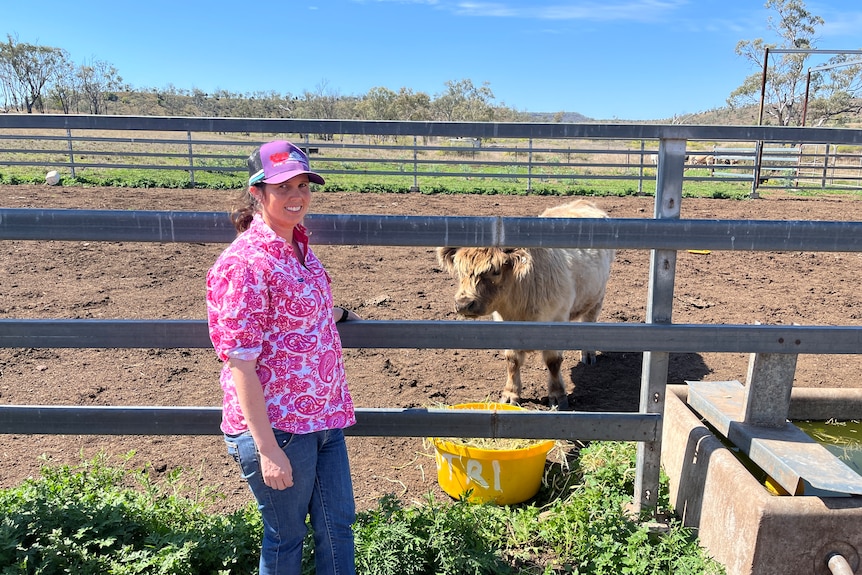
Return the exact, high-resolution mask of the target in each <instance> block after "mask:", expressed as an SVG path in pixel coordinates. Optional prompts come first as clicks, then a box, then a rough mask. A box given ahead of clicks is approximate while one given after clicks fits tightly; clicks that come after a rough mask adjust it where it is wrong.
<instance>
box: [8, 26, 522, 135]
mask: <svg viewBox="0 0 862 575" xmlns="http://www.w3.org/2000/svg"><path fill="white" fill-rule="evenodd" d="M0 90H2V93H0V96H2V100H0V108H2V110H3V111H5V112H19V113H20V112H26V113H28V114H32V113H46V112H62V113H64V114H121V115H122V114H134V115H170V116H206V117H219V116H220V117H239V118H341V119H365V120H439V121H473V122H505V121H519V120H525V119H526V118H527V114H525V113H522V112H518V111H516V110H514V109H511V108H509V107H507V106H505V105H504V104H498V103H497V102H496V99H495V97H494V93H493V92H492V91H491V88H490V86H489V85H488V84H487V83H485V84H483V85H482V86H476V85H474V84H473V82H472V81H471V80H469V79H464V80H458V81H448V82H446V83H445V89H444V90H443V91H442V92H441V93H439V94H436V95H434V96H433V97H432V96H429V95H428V94H426V93H424V92H414V91H413V90H411V89H409V88H401V89H400V90H399V91H397V92H395V91H393V90H390V89H389V88H384V87H377V88H372V89H371V90H369V91H368V93H367V94H365V95H362V96H342V95H340V94H339V93H338V92H337V91H336V90H333V89H331V88H330V87H329V86H328V85H327V84H326V83H325V82H324V83H322V84H320V85H318V86H317V87H316V88H315V89H314V90H313V91H308V90H306V91H304V92H303V93H301V94H289V93H288V94H279V93H278V92H275V91H268V92H267V91H258V92H251V93H245V94H240V93H236V92H231V91H228V90H218V91H215V92H212V93H206V92H204V91H202V90H199V89H197V88H192V89H191V90H187V89H182V88H177V87H175V86H174V85H173V84H169V85H168V86H167V87H164V88H144V89H137V90H136V89H132V87H131V86H129V85H128V84H126V83H125V82H124V81H123V78H122V77H121V76H120V74H119V72H118V71H117V69H116V68H115V67H114V66H113V65H111V64H110V63H108V62H104V61H102V60H92V61H90V62H86V63H83V64H74V63H73V62H72V60H71V59H70V57H69V53H68V52H67V51H66V50H64V49H62V48H55V47H51V46H40V45H36V44H29V43H27V42H20V41H19V40H18V39H17V38H14V37H13V36H11V35H7V38H6V42H3V43H0Z"/></svg>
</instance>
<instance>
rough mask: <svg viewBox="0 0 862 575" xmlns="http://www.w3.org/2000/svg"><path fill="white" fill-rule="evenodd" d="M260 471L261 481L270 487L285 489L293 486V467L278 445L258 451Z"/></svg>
mask: <svg viewBox="0 0 862 575" xmlns="http://www.w3.org/2000/svg"><path fill="white" fill-rule="evenodd" d="M260 472H261V473H262V474H263V482H264V483H265V484H266V485H267V486H268V487H270V488H272V489H278V490H281V489H287V488H288V487H293V468H292V467H291V465H290V459H288V457H287V455H285V454H284V451H282V450H281V448H280V447H278V446H276V447H275V448H274V449H273V448H270V449H268V450H267V451H266V452H264V451H263V450H261V451H260Z"/></svg>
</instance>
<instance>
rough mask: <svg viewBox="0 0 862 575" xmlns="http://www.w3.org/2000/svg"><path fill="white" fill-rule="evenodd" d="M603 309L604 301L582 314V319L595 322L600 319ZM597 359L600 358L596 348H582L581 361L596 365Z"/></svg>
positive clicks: (585, 363)
mask: <svg viewBox="0 0 862 575" xmlns="http://www.w3.org/2000/svg"><path fill="white" fill-rule="evenodd" d="M601 311H602V302H599V303H598V304H596V305H594V306H593V307H591V308H590V309H588V310H587V311H586V312H584V313H583V314H582V315H581V321H588V322H595V321H596V320H597V319H599V313H601ZM596 361H598V358H597V356H596V350H594V349H582V350H581V363H583V364H584V365H595V364H596Z"/></svg>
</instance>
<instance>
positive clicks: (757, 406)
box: [0, 116, 862, 509]
mask: <svg viewBox="0 0 862 575" xmlns="http://www.w3.org/2000/svg"><path fill="white" fill-rule="evenodd" d="M8 118H9V117H8V116H0V129H2V128H3V127H4V126H5V125H8V123H9V122H8ZM52 121H56V119H53V120H52V119H50V118H44V117H41V116H32V117H26V118H19V119H17V120H16V122H15V123H16V125H17V126H18V127H19V128H20V127H21V124H26V125H25V126H23V127H24V129H30V128H32V129H37V128H43V127H45V124H46V122H47V123H49V124H50V123H51V122H52ZM64 121H65V122H66V123H67V124H68V126H69V128H70V129H75V130H81V131H86V130H98V129H124V130H145V129H146V130H148V129H159V130H174V131H180V132H184V131H213V132H217V131H224V132H230V131H237V132H250V133H254V134H256V135H258V136H263V135H266V137H261V138H260V139H261V140H265V139H267V137H269V135H272V134H301V133H328V134H347V135H355V134H361V135H368V134H374V135H379V136H391V135H398V136H407V137H414V136H415V137H428V136H433V137H439V138H450V137H452V138H477V139H483V138H489V137H495V138H528V139H529V138H543V139H547V138H551V139H561V140H564V139H597V140H613V141H616V140H638V141H641V140H653V141H655V142H656V143H657V146H658V153H657V175H656V190H657V191H656V195H655V210H654V214H653V217H652V218H644V219H613V218H612V219H606V220H605V219H601V220H594V219H583V220H581V219H574V220H554V221H553V222H549V221H548V220H547V219H544V220H543V219H542V218H529V217H524V218H517V217H515V218H511V217H485V216H476V217H472V216H470V217H452V216H445V215H441V216H378V215H355V214H341V215H321V214H315V215H309V216H308V218H307V225H308V227H309V228H310V229H311V231H312V232H313V233H314V238H315V242H316V243H319V244H326V245H372V246H499V247H507V246H521V247H591V248H615V249H644V250H650V273H649V290H648V295H647V298H648V301H647V311H646V321H645V323H637V324H634V323H596V324H584V323H543V322H519V323H518V324H517V326H516V327H517V329H513V325H512V323H511V322H463V321H444V320H440V321H373V320H366V321H362V322H355V323H354V322H348V323H345V324H340V325H339V330H340V332H341V335H342V340H343V343H344V346H345V347H353V348H358V347H364V348H444V349H502V348H515V349H567V350H568V349H583V348H585V347H588V348H591V349H610V350H615V351H620V352H639V353H643V354H644V360H643V372H642V382H641V393H640V408H639V410H638V412H624V413H622V412H621V413H617V412H610V413H608V412H605V413H586V412H577V411H573V412H555V411H551V412H528V413H522V412H497V413H495V412H485V411H481V410H479V411H473V410H447V409H425V408H421V409H420V408H375V409H370V408H360V409H358V412H357V420H358V422H357V424H356V425H355V426H354V427H352V428H350V429H349V430H348V433H349V434H352V435H359V436H404V437H429V436H460V437H499V438H503V437H517V438H527V439H530V438H535V439H538V438H542V439H567V440H613V441H635V442H638V463H637V472H636V473H637V478H636V486H635V494H634V503H635V506H636V507H638V508H646V509H651V508H655V505H656V503H657V501H656V499H657V493H658V487H659V467H660V455H661V435H662V417H663V413H664V401H665V391H666V385H667V373H668V358H669V354H670V353H672V352H673V353H703V352H728V353H740V352H741V353H750V354H752V364H753V365H755V364H756V365H758V366H759V365H763V362H762V361H760V360H758V361H757V362H755V358H773V359H774V358H778V363H779V364H780V365H781V366H782V374H783V376H784V382H783V384H782V385H784V386H785V388H786V386H787V385H792V374H793V368H794V366H795V361H794V362H790V361H785V360H782V358H795V357H796V355H798V354H858V353H860V352H862V326H852V325H845V326H815V325H781V326H775V325H712V324H710V325H707V324H674V323H673V322H672V317H671V314H672V303H673V297H674V275H675V267H676V253H677V251H679V250H687V249H706V250H741V251H762V250H770V251H771V250H777V251H812V252H862V222H826V221H804V220H798V221H771V220H736V221H734V220H683V219H680V206H681V203H682V187H683V178H684V176H683V174H684V169H685V165H686V155H687V151H686V145H687V141H688V140H691V139H700V140H713V141H727V142H737V141H740V140H746V139H755V140H760V141H784V142H791V143H793V144H795V145H797V144H804V145H812V144H820V145H822V144H824V143H828V144H830V145H843V146H859V145H862V131H859V130H845V129H829V128H780V127H759V126H758V127H726V126H680V125H674V126H656V125H640V124H632V125H599V124H500V123H445V122H444V123H440V122H359V121H356V122H349V121H340V120H332V121H326V120H241V119H222V118H213V119H201V118H161V119H156V118H125V117H113V118H111V117H103V116H69V117H66V118H65V120H64ZM234 236H235V232H234V230H233V227H232V225H231V223H230V222H229V220H228V218H227V216H226V214H224V213H215V212H171V211H108V210H56V209H20V208H18V209H14V208H0V240H58V241H59V240H62V241H81V242H91V241H130V242H135V241H143V242H162V243H172V242H203V243H227V242H230V241H231V240H232V239H233V237H234ZM210 345H211V344H210V341H209V337H208V333H207V327H206V321H205V320H203V319H202V320H123V319H119V320H78V319H16V318H3V319H0V347H3V348H205V347H209V346H210ZM788 366H790V367H789V369H788ZM758 369H761V368H757V369H755V370H754V373H758ZM788 376H789V379H790V381H789V383H788V382H787V377H788ZM755 379H757V378H755ZM770 383H771V384H772V385H774V384H775V382H774V381H772V382H770ZM759 385H761V384H760V382H759V381H756V380H753V381H749V382H748V386H749V387H751V388H753V389H757V387H758V386H759ZM787 391H788V396H789V389H787ZM746 401H750V402H751V407H752V409H751V411H752V412H754V413H758V412H759V413H763V412H769V413H770V416H771V418H772V419H779V420H784V419H785V418H786V415H787V412H786V411H784V413H776V409H777V410H778V411H781V410H782V409H785V408H786V406H783V405H779V406H778V408H776V407H775V406H774V405H773V404H774V401H773V400H772V398H770V397H768V394H755V393H752V394H751V397H750V398H747V399H746ZM219 421H220V408H215V407H152V406H110V407H77V406H46V405H0V433H3V434H114V435H136V434H141V435H158V434H165V435H210V434H218V433H220V432H219V425H218V424H219Z"/></svg>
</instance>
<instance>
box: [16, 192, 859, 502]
mask: <svg viewBox="0 0 862 575" xmlns="http://www.w3.org/2000/svg"><path fill="white" fill-rule="evenodd" d="M232 196H233V193H231V192H224V191H208V190H165V189H124V188H75V189H70V188H59V187H48V186H11V187H0V206H3V207H33V208H72V209H80V208H87V209H116V210H130V209H144V210H192V211H222V210H226V209H227V208H228V206H229V204H230V202H231V200H232ZM313 201H314V205H313V210H312V211H314V212H319V213H355V214H392V215H474V216H485V215H502V216H524V215H534V214H538V213H539V212H541V211H542V210H543V209H545V208H546V207H549V206H551V205H555V204H557V203H562V202H563V201H565V200H561V199H560V198H552V197H534V196H523V197H508V196H505V197H502V196H447V195H433V196H425V195H420V194H411V195H383V194H355V193H322V192H318V193H316V195H315V196H314V199H313ZM595 201H596V203H597V204H598V205H599V206H600V207H602V208H603V209H605V210H606V211H607V212H608V213H609V214H610V215H611V217H617V218H649V217H652V214H653V199H652V198H649V197H626V198H596V199H595ZM682 217H683V218H691V219H770V220H855V221H860V220H862V201H859V200H854V199H851V198H846V197H845V198H840V197H830V198H818V199H812V198H797V197H786V196H779V195H774V194H772V195H769V196H768V197H763V198H760V199H756V200H746V201H732V200H709V199H684V200H683V205H682ZM223 248H224V245H213V244H209V245H207V244H143V243H128V242H126V243H119V242H109V243H102V242H84V243H73V242H33V241H5V242H2V244H0V285H2V289H0V317H6V318H130V319H132V318H141V319H152V318H166V319H204V318H205V305H204V279H203V278H204V274H205V273H206V270H207V269H208V268H209V266H210V265H211V264H212V262H213V261H214V259H215V257H216V255H217V254H218V253H219V252H220V251H221V250H222V249H223ZM315 249H316V252H317V253H318V255H319V256H320V258H321V260H322V261H323V262H324V264H325V265H326V266H327V268H328V270H329V272H330V275H331V276H332V277H333V279H334V285H333V291H334V294H335V300H336V301H337V302H338V303H339V304H343V305H345V306H347V307H350V308H353V309H355V310H357V312H358V313H359V314H360V315H361V316H363V317H365V318H367V319H378V320H389V319H399V320H402V319H403V320H409V319H417V320H420V319H421V320H435V319H447V320H451V319H456V316H455V314H454V312H453V304H452V296H453V294H454V282H453V280H452V279H451V278H449V277H448V275H447V274H445V273H443V272H442V271H441V270H440V269H439V267H438V265H437V262H436V259H435V256H434V250H433V248H431V247H427V248H397V247H396V248H393V247H375V246H369V247H365V246H319V247H317V248H315ZM648 268H649V253H648V251H646V250H620V251H619V252H618V253H617V257H616V260H615V262H614V264H613V267H612V270H611V278H610V283H609V286H608V293H607V298H606V300H605V305H604V310H603V312H602V314H601V317H600V321H603V322H643V321H644V315H645V310H646V302H647V283H648ZM860 271H862V254H858V253H829V254H825V253H804V252H793V253H780V252H713V253H710V254H708V255H700V254H692V253H689V252H684V251H683V252H680V253H679V255H678V261H677V278H676V287H675V301H674V310H673V320H674V321H675V322H677V323H708V324H709V323H714V324H722V323H728V324H750V323H754V322H756V321H760V322H762V323H767V324H789V323H793V322H796V323H799V324H803V325H836V324H841V325H861V324H862V294H860V290H859V277H860ZM860 351H862V350H860ZM577 359H578V357H577V353H576V352H567V354H566V357H565V361H564V366H563V367H564V374H565V375H566V377H567V380H568V389H569V392H570V393H569V401H570V403H571V405H572V406H573V407H574V408H575V409H578V410H583V411H603V410H604V411H608V410H613V411H635V410H637V408H638V387H639V384H640V377H641V356H640V354H633V353H614V352H604V353H600V354H599V361H598V364H597V365H595V366H592V367H584V366H582V365H578V364H577V363H576V362H577ZM346 362H347V370H348V376H349V380H350V387H351V391H352V393H353V396H354V399H355V402H356V405H357V406H358V407H417V406H418V407H439V406H441V405H451V404H456V403H463V402H471V401H482V400H488V399H492V400H495V399H496V398H497V397H498V394H499V392H500V391H501V390H502V386H503V382H504V380H505V361H504V359H503V357H502V354H501V353H500V352H499V351H498V350H418V349H406V350H398V349H393V350H390V349H348V350H346ZM747 364H748V357H747V355H745V354H718V353H704V354H675V355H672V356H671V362H670V370H669V382H671V383H682V382H683V381H685V380H712V381H724V380H739V381H742V382H744V379H745V373H746V369H747ZM219 368H220V365H219V363H218V361H217V360H216V358H215V355H214V353H213V352H212V351H211V350H208V349H68V350H67V349H0V403H4V404H53V405H182V406H219V405H220V404H221V394H220V389H219V386H218V376H217V374H218V370H219ZM795 385H797V386H801V387H856V386H862V355H854V356H848V355H822V356H802V357H800V358H799V362H798V367H797V373H796V382H795ZM544 387H545V374H544V367H543V366H542V364H541V359H540V357H539V356H538V355H536V354H533V355H531V356H529V357H528V365H527V367H526V369H525V370H524V392H523V397H524V400H525V403H524V405H525V406H526V407H528V408H546V407H545V403H544V402H546V399H547V398H546V397H545V391H544ZM215 433H217V430H214V435H213V436H204V437H167V436H161V437H149V436H145V437H137V436H135V437H125V436H121V437H103V436H41V435H34V436H12V435H6V436H3V439H2V443H0V445H2V465H0V487H10V486H14V485H17V484H18V483H19V482H20V481H21V480H22V479H24V478H25V477H28V476H33V475H36V474H38V471H39V468H40V466H41V465H43V464H44V463H45V459H44V458H47V460H48V461H49V462H51V463H53V464H59V463H77V462H79V461H80V460H81V458H82V457H84V458H90V457H92V456H94V455H95V454H97V453H98V452H106V453H108V454H111V455H120V454H125V453H128V452H129V451H132V450H134V451H135V452H136V455H135V456H134V458H133V459H132V460H131V462H130V463H129V465H130V466H132V467H136V468H140V467H143V466H144V465H150V466H151V468H152V470H153V472H154V473H155V474H156V475H161V474H166V473H170V472H171V471H172V470H175V469H177V468H181V469H183V470H185V471H184V473H183V478H184V482H185V483H186V484H187V485H189V486H191V487H196V486H198V485H209V486H213V487H214V488H215V490H216V491H217V492H220V493H223V494H224V495H225V497H224V499H223V500H222V501H221V502H220V503H219V504H218V505H217V507H219V508H220V509H224V510H230V509H235V508H237V507H239V506H242V505H244V504H246V503H247V502H248V501H249V500H250V495H249V493H248V491H247V488H246V487H245V485H244V484H243V482H242V481H241V480H240V478H239V473H238V470H237V469H236V468H235V466H234V463H233V461H232V460H230V459H229V458H228V457H227V455H226V453H225V450H224V446H223V442H222V440H221V438H220V436H218V435H215ZM348 445H349V451H350V456H351V464H352V470H353V477H354V483H355V492H356V499H357V504H358V507H359V508H360V509H366V508H369V507H373V506H374V505H375V503H376V501H377V500H378V498H379V497H381V496H382V495H384V494H387V493H393V494H395V495H397V496H399V497H400V498H402V500H404V501H406V502H409V501H413V500H419V499H422V498H423V497H424V496H425V495H426V494H428V493H429V492H430V493H433V494H435V496H438V497H440V496H443V497H445V496H444V495H442V491H441V490H440V489H439V487H438V486H437V483H436V472H435V466H434V459H433V454H432V451H431V448H430V447H429V446H428V445H427V444H426V443H425V442H423V440H422V439H420V438H359V437H350V438H348ZM43 456H44V458H43ZM116 461H117V462H118V463H119V460H116Z"/></svg>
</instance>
